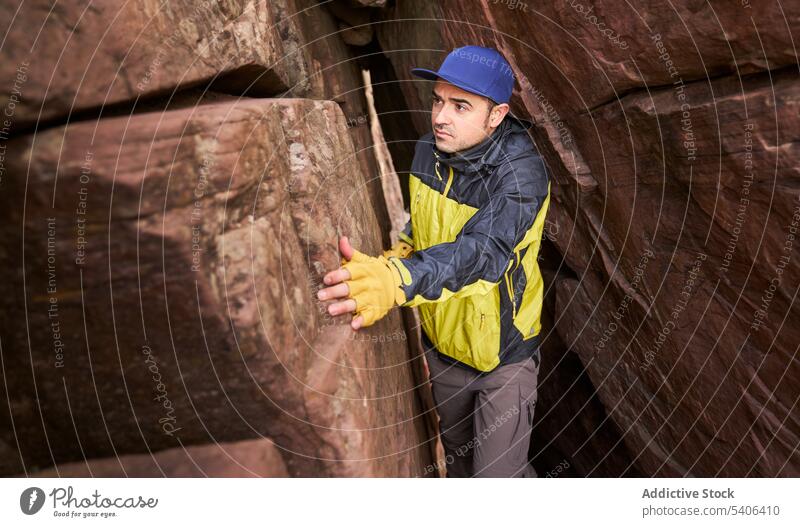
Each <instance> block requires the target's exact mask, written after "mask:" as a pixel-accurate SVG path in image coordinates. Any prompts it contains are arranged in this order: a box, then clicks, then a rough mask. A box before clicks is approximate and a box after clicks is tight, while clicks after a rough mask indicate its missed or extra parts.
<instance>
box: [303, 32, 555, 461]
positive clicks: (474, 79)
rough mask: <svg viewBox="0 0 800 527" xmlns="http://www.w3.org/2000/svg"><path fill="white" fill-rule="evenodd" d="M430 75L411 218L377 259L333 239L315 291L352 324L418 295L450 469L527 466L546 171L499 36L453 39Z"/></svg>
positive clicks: (420, 72)
mask: <svg viewBox="0 0 800 527" xmlns="http://www.w3.org/2000/svg"><path fill="white" fill-rule="evenodd" d="M412 73H413V74H414V75H417V76H419V77H422V78H424V79H428V80H433V81H435V85H434V86H433V93H432V97H433V104H432V113H431V125H432V127H433V132H432V133H428V134H426V135H425V136H423V137H422V138H421V139H420V140H419V141H418V142H417V145H416V151H415V154H414V159H413V162H412V167H411V175H410V178H409V185H410V196H411V207H410V208H411V220H410V222H409V224H408V225H407V226H406V228H405V229H404V232H403V234H402V235H401V238H402V240H401V241H400V242H398V244H397V245H395V246H394V247H393V248H392V249H390V250H389V251H386V252H384V254H383V255H381V256H379V257H377V258H374V257H371V256H367V255H365V254H362V253H360V252H358V251H355V250H354V249H353V248H352V247H351V246H350V243H349V241H348V240H347V238H345V237H342V239H341V240H340V244H339V245H340V250H341V252H342V256H343V263H344V265H343V266H342V267H341V268H340V269H337V270H334V271H332V272H330V273H328V274H327V275H326V276H325V277H324V279H323V281H324V283H325V284H326V285H327V286H330V287H326V288H325V289H322V290H321V291H320V292H319V295H318V296H319V298H320V299H321V300H330V299H335V300H337V301H336V302H335V303H333V304H331V305H330V306H329V308H328V309H329V312H330V313H331V314H332V315H341V314H345V313H353V312H354V313H355V314H356V316H355V317H354V318H353V320H352V321H351V326H352V328H353V329H354V330H358V329H359V328H361V327H365V326H369V325H371V324H373V323H374V322H375V321H376V320H378V319H380V318H381V317H383V316H385V315H386V313H387V312H388V311H389V310H390V309H391V308H392V307H394V306H396V305H399V306H412V307H413V306H419V311H420V317H421V321H422V329H423V331H422V336H423V343H424V344H425V346H426V358H427V361H428V365H429V369H430V374H431V382H432V386H433V396H434V401H435V402H436V407H437V411H438V413H439V418H440V429H441V437H442V443H443V444H444V448H445V453H446V457H445V460H446V462H447V463H448V465H447V473H448V476H457V477H469V476H492V477H509V476H523V477H535V472H534V471H533V469H532V467H531V466H530V465H529V463H528V458H527V453H528V445H529V442H530V434H531V428H532V424H533V409H534V406H535V403H536V388H537V377H538V371H539V340H540V339H539V334H540V331H541V323H540V315H541V310H542V297H543V290H544V286H543V282H542V277H541V274H540V272H539V266H538V263H537V255H538V252H539V244H540V242H541V238H542V231H543V228H544V219H545V215H546V214H547V208H548V205H549V201H550V182H549V179H548V175H547V172H546V170H545V166H544V163H543V162H542V159H541V157H540V156H539V154H538V152H537V151H536V148H535V146H534V145H533V143H532V141H531V139H530V137H529V136H528V133H527V131H526V129H527V128H528V127H529V126H530V123H527V122H523V121H520V120H517V119H514V118H512V117H511V116H509V115H507V114H508V111H509V105H508V101H509V99H510V98H511V93H512V90H513V87H514V76H513V73H512V71H511V67H510V66H509V65H508V62H506V60H505V58H504V57H503V56H502V55H501V54H500V53H498V52H497V51H496V50H494V49H489V48H484V47H478V46H466V47H463V48H457V49H455V50H453V51H452V52H451V53H450V54H449V55H448V56H447V57H446V58H445V60H444V62H443V63H442V65H441V67H440V68H439V70H438V71H431V70H426V69H420V68H415V69H413V70H412Z"/></svg>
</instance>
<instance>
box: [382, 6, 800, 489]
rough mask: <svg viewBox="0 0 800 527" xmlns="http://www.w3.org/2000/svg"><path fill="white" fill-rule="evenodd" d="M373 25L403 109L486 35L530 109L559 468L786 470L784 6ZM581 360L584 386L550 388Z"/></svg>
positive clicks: (790, 223) (791, 227)
mask: <svg viewBox="0 0 800 527" xmlns="http://www.w3.org/2000/svg"><path fill="white" fill-rule="evenodd" d="M385 21H386V23H385V24H383V25H382V27H381V29H380V30H379V33H378V36H379V39H380V43H381V46H382V47H383V49H384V52H385V54H386V57H387V58H388V59H389V61H391V63H392V64H393V66H394V68H393V69H394V71H393V73H394V75H395V76H396V77H397V79H398V81H399V83H400V84H399V85H400V87H401V90H402V91H403V93H404V95H405V99H406V101H407V104H408V108H409V111H410V112H411V114H412V115H415V116H416V115H418V113H417V112H422V111H423V110H424V109H425V108H426V107H427V105H428V101H427V99H426V98H425V95H426V94H425V90H424V89H422V90H420V88H419V85H420V83H419V81H417V80H415V79H414V78H413V77H411V76H410V74H409V73H408V70H409V69H410V67H413V66H418V65H424V66H429V67H430V66H432V67H437V66H438V64H439V63H440V62H441V60H442V59H443V58H444V55H445V54H446V53H447V52H448V51H449V50H451V49H452V48H453V47H456V46H462V45H467V44H478V45H481V44H483V45H488V46H492V47H495V48H497V49H498V50H500V51H501V52H503V53H504V54H505V56H506V57H507V58H508V59H509V61H510V63H511V64H512V67H513V68H514V71H515V73H516V75H517V79H518V83H517V88H516V90H515V93H514V99H513V104H512V110H513V111H514V112H516V113H517V114H519V115H521V116H523V117H531V118H533V119H534V120H535V122H536V127H535V130H534V140H535V141H536V143H537V145H538V146H539V148H540V150H541V151H542V152H543V154H544V155H545V157H546V160H547V163H548V167H549V169H550V171H551V174H552V176H553V179H554V186H553V197H552V199H553V201H552V204H551V208H550V213H549V217H548V226H547V231H548V239H549V241H550V242H552V249H553V250H554V252H553V253H552V254H553V256H552V257H551V259H550V262H551V264H553V265H551V267H552V275H551V277H550V280H548V285H547V289H548V296H550V297H551V298H553V301H552V304H551V305H552V313H551V315H552V325H551V326H549V327H547V328H545V331H546V332H547V335H548V336H547V338H548V341H549V342H548V343H547V344H545V349H546V350H547V349H548V347H550V348H551V349H553V347H555V349H553V351H551V352H550V353H545V354H544V361H545V366H544V368H543V372H546V371H547V370H548V369H549V370H550V371H552V372H553V373H552V375H545V376H544V378H543V379H540V390H541V391H542V392H543V396H544V400H550V401H552V404H553V406H552V407H551V408H541V405H540V408H539V410H538V411H539V412H540V415H541V413H543V412H545V413H549V412H551V411H552V412H556V413H558V412H570V414H569V415H575V416H576V417H575V418H573V419H571V420H570V423H572V421H573V420H576V419H577V420H586V421H584V422H583V423H572V424H571V425H570V423H567V425H570V426H571V428H570V427H565V428H561V431H560V432H559V431H557V430H553V431H551V432H549V435H550V437H548V438H547V439H548V444H555V445H556V446H557V447H558V448H559V450H560V452H561V454H560V455H563V456H564V459H563V461H565V462H566V464H567V465H571V466H573V467H576V466H577V467H579V468H580V469H579V470H578V471H577V472H578V473H584V474H589V473H591V474H592V475H598V474H602V473H608V474H620V473H625V472H626V471H627V472H628V473H630V471H634V472H635V471H640V472H641V473H643V474H646V475H657V476H692V475H694V476H715V475H720V476H748V475H749V476H788V475H794V476H797V475H798V474H800V454H798V452H797V445H798V443H800V418H798V415H800V413H798V410H797V403H798V391H797V389H796V386H797V385H798V383H799V382H800V366H799V365H800V363H799V362H798V360H797V351H798V348H797V343H798V342H800V333H798V331H800V330H799V329H798V326H797V324H794V323H792V322H793V321H794V320H798V315H800V308H798V303H797V302H796V301H795V296H796V294H797V291H798V285H800V255H798V242H797V240H796V238H795V236H796V234H797V230H796V229H797V225H798V222H800V186H798V169H797V167H798V165H799V163H798V158H800V150H799V149H798V143H797V136H798V134H800V120H799V117H798V116H799V115H800V113H799V112H798V96H799V95H800V83H799V82H798V72H800V69H798V62H797V56H796V50H795V46H794V42H795V41H796V38H794V37H795V36H796V35H795V36H793V34H792V29H793V28H796V27H797V26H798V21H800V10H798V9H797V6H796V5H789V4H786V3H783V2H774V1H769V2H763V3H759V4H758V5H757V6H756V5H755V4H751V3H749V2H735V3H727V4H719V3H716V4H713V5H712V4H710V3H708V2H683V3H681V5H675V4H671V3H662V2H651V1H645V2H640V3H638V4H637V5H636V6H631V5H628V4H627V3H624V2H592V3H589V2H584V3H580V2H550V3H533V2H497V1H487V0H483V1H471V0H448V1H447V2H442V3H438V4H435V5H432V4H429V3H426V2H417V1H408V2H398V3H397V4H396V5H395V6H394V7H392V9H391V10H390V11H389V12H387V14H386V18H385ZM437 36H439V38H438V39H437ZM420 50H422V51H420ZM376 99H377V100H380V99H379V97H377V96H376ZM422 115H424V114H422ZM410 122H412V123H413V124H415V125H416V128H417V132H418V133H422V132H424V131H426V130H427V129H428V128H429V125H428V123H427V122H425V119H422V120H421V121H420V119H419V118H418V117H415V118H414V119H411V120H410ZM384 131H385V133H386V135H387V137H388V138H390V139H391V138H393V137H401V135H402V134H401V133H399V132H398V133H395V132H394V128H392V127H386V128H385V130H384ZM559 342H560V343H563V344H558V343H559ZM562 345H563V346H566V348H567V350H563V349H562V348H561V346H562ZM565 353H566V354H565ZM576 356H577V358H578V359H579V360H580V364H581V365H582V370H583V371H585V373H586V374H587V376H588V379H589V380H590V384H588V385H587V384H586V383H580V382H578V383H577V384H572V385H569V386H567V385H565V384H564V383H563V382H562V381H560V380H559V379H563V378H564V375H563V370H562V373H561V374H559V373H557V372H559V371H560V369H561V368H571V366H568V365H569V364H574V361H573V360H572V357H576ZM553 360H556V361H557V362H556V363H555V364H553V363H550V364H549V365H548V361H553ZM567 377H569V376H567ZM586 389H590V390H591V391H592V392H593V393H592V394H587V393H586ZM562 390H563V391H562ZM595 394H596V397H597V398H599V401H600V402H601V403H602V407H604V408H605V412H606V414H607V418H609V419H611V420H613V422H614V423H615V425H616V426H615V428H616V429H617V430H616V431H615V432H612V433H611V435H610V436H608V437H607V439H605V440H603V443H605V447H604V448H598V451H595V452H592V453H591V454H594V455H588V456H587V453H586V452H585V450H582V449H585V447H586V446H587V445H590V444H591V442H592V441H594V442H595V443H596V442H597V437H596V436H595V434H594V433H592V431H593V430H597V429H599V427H600V424H601V423H605V419H606V417H604V416H603V414H602V412H601V413H600V414H594V413H593V412H580V413H575V412H574V408H575V405H574V401H575V400H579V401H580V400H590V399H591V400H595V398H594V395H595ZM589 395H592V397H588V396H589ZM581 408H584V406H581ZM540 425H541V422H540ZM537 426H539V425H537ZM565 426H566V425H565ZM538 430H539V431H540V432H541V431H542V428H541V427H539V428H538ZM551 430H552V429H551ZM581 430H583V432H581ZM553 433H556V435H557V436H558V435H561V436H563V437H552V434H553ZM574 434H582V435H583V436H585V437H584V439H585V441H578V442H577V443H582V445H581V444H576V441H575V436H574ZM601 435H602V434H601ZM615 435H616V437H617V439H614V437H615ZM542 439H544V438H542V437H539V438H538V440H539V441H540V443H541V440H542ZM536 441H537V438H535V439H534V445H533V446H532V451H531V452H532V457H536V456H537V455H538V453H539V450H537V446H536V445H535V443H536ZM620 444H622V445H624V447H625V449H624V450H625V451H627V453H623V454H621V455H622V457H618V454H619V453H620V451H619V449H618V446H619V445H620ZM598 446H600V445H598ZM581 456H582V459H578V458H581ZM551 457H552V456H551ZM556 457H557V456H556ZM610 458H615V460H614V461H613V462H610V463H609V462H608V461H609V459H610ZM590 459H591V460H592V461H591V462H590V463H588V464H587V461H589V460H590ZM534 463H536V461H535V460H534ZM552 468H553V467H552V466H547V465H545V466H543V467H538V469H539V472H540V475H541V473H542V472H543V471H546V472H548V473H549V472H551V469H552ZM555 475H558V474H555Z"/></svg>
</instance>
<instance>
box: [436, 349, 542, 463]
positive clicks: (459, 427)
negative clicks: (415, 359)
mask: <svg viewBox="0 0 800 527" xmlns="http://www.w3.org/2000/svg"><path fill="white" fill-rule="evenodd" d="M425 356H426V358H427V361H428V368H429V369H430V376H431V384H432V387H433V399H434V402H435V403H436V410H437V412H438V413H439V431H440V435H441V439H442V444H443V445H444V452H445V463H446V466H447V476H448V477H496V478H499V477H528V478H530V477H534V478H535V477H536V471H535V470H534V469H533V467H532V466H531V465H530V464H529V463H528V446H529V444H530V438H531V429H532V426H533V411H534V408H535V406H536V398H537V395H536V387H537V378H538V375H539V367H538V366H537V365H536V362H534V360H533V359H526V360H524V361H521V362H517V363H512V364H506V365H503V366H499V367H497V368H496V369H494V370H492V371H491V372H490V373H488V374H486V375H479V374H478V373H477V372H471V371H469V370H467V369H466V368H464V367H462V366H458V365H456V364H451V363H449V362H447V361H445V360H443V359H441V358H440V357H439V356H438V355H437V352H436V351H435V350H434V349H428V350H426V352H425Z"/></svg>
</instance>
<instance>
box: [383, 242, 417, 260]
mask: <svg viewBox="0 0 800 527" xmlns="http://www.w3.org/2000/svg"><path fill="white" fill-rule="evenodd" d="M412 252H414V247H412V246H411V245H409V244H407V243H406V242H404V241H403V240H400V241H398V242H397V243H396V244H394V247H392V248H391V249H387V250H385V251H383V257H384V258H386V259H389V258H390V257H392V256H396V257H397V258H408V256H409V255H410V254H411V253H412Z"/></svg>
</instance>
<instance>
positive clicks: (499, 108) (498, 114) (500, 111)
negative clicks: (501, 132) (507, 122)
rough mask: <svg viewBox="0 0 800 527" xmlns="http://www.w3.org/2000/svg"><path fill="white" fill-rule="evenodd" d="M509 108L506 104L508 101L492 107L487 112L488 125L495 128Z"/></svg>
mask: <svg viewBox="0 0 800 527" xmlns="http://www.w3.org/2000/svg"><path fill="white" fill-rule="evenodd" d="M510 109H511V107H510V106H509V105H508V103H502V104H498V105H496V106H495V107H494V108H492V109H491V111H490V112H489V126H490V127H492V128H496V127H497V126H498V125H499V124H500V123H501V122H502V121H503V118H504V117H505V116H506V114H507V113H508V111H509V110H510Z"/></svg>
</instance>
